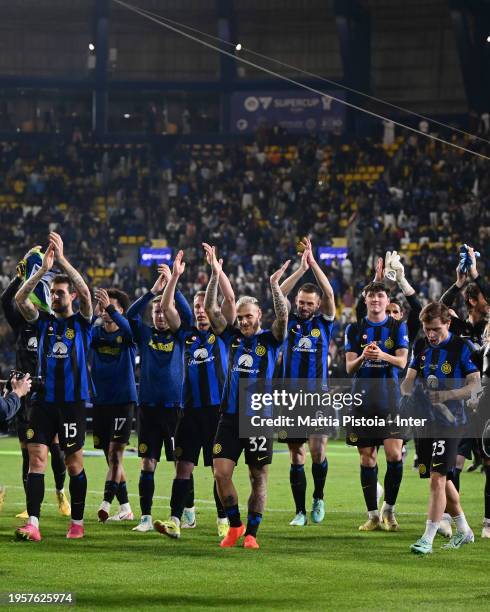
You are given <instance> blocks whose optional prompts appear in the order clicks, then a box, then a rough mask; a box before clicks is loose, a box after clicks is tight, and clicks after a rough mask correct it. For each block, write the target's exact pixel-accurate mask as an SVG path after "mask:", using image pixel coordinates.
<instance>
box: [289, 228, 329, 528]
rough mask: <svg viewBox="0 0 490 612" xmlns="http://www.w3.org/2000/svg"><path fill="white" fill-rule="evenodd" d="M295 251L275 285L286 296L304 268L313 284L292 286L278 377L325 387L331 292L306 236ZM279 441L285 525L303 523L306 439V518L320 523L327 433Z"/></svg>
mask: <svg viewBox="0 0 490 612" xmlns="http://www.w3.org/2000/svg"><path fill="white" fill-rule="evenodd" d="M301 249H302V250H303V254H302V257H301V263H300V266H299V268H298V269H297V270H296V271H295V272H293V273H292V274H291V276H289V277H288V278H287V279H286V280H285V281H284V282H283V283H282V284H281V291H282V293H283V294H284V296H287V295H288V294H289V293H290V291H291V290H292V289H293V287H294V286H295V285H296V283H297V282H298V281H299V280H300V278H301V277H302V276H303V275H304V274H305V272H307V270H308V269H311V271H312V272H313V274H314V276H315V278H316V280H317V282H318V285H314V284H312V283H305V284H304V285H302V286H301V287H300V288H299V290H298V293H297V295H296V299H295V312H294V313H292V314H290V316H289V321H288V335H287V338H286V341H285V342H284V345H283V349H282V353H283V355H282V366H283V368H282V375H283V377H284V378H287V379H310V380H311V382H312V385H315V384H318V382H319V383H320V384H321V386H322V388H324V389H326V388H327V373H328V347H329V344H330V337H331V333H332V326H333V320H334V317H335V296H334V293H333V290H332V287H331V285H330V283H329V282H328V278H327V277H326V275H325V274H324V272H323V270H322V269H321V268H320V266H319V265H318V263H317V261H316V260H315V257H314V255H313V249H312V245H311V242H310V240H309V239H308V238H305V239H304V242H303V243H302V244H301ZM315 381H316V383H315ZM313 390H315V387H314V386H313V387H312V391H313ZM285 441H286V442H287V443H288V448H289V454H290V457H291V468H290V473H289V479H290V484H291V491H292V494H293V499H294V502H295V504H296V516H295V517H294V518H293V520H292V521H291V522H290V523H289V524H290V525H294V526H301V527H302V526H305V525H306V524H307V515H306V475H305V460H306V452H305V447H304V443H305V442H306V441H308V445H309V449H310V455H311V461H312V466H311V472H312V476H313V482H314V491H313V502H312V511H311V519H312V521H313V522H314V523H320V522H321V521H323V519H324V517H325V504H324V501H323V494H324V488H325V480H326V478H327V473H328V460H327V455H326V446H327V436H325V435H318V434H317V435H315V434H312V435H310V436H309V439H308V440H307V439H306V438H304V439H286V440H285Z"/></svg>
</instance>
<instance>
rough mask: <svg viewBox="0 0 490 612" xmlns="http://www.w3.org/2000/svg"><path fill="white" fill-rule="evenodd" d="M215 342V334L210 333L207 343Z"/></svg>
mask: <svg viewBox="0 0 490 612" xmlns="http://www.w3.org/2000/svg"><path fill="white" fill-rule="evenodd" d="M215 342H216V336H215V335H214V334H211V335H210V336H209V338H208V344H214V343H215Z"/></svg>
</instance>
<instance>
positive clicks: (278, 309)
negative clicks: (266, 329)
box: [270, 259, 290, 341]
mask: <svg viewBox="0 0 490 612" xmlns="http://www.w3.org/2000/svg"><path fill="white" fill-rule="evenodd" d="M289 262H290V260H289V259H288V260H287V261H286V262H285V263H283V264H282V266H281V267H280V268H279V270H277V271H276V272H274V274H273V275H272V276H271V278H270V283H271V291H272V302H273V304H274V312H275V314H276V318H275V320H274V323H273V324H272V328H271V330H272V333H273V334H274V338H275V339H276V340H279V341H282V340H284V338H285V337H286V334H287V331H288V302H287V300H286V297H285V296H284V294H283V293H282V291H281V287H280V286H279V280H280V278H281V276H282V275H283V274H284V272H285V271H286V269H287V267H288V266H289Z"/></svg>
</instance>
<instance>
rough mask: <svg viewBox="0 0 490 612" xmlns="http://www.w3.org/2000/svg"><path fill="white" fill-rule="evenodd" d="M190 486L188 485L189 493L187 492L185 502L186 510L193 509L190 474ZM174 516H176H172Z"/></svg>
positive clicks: (192, 488)
mask: <svg viewBox="0 0 490 612" xmlns="http://www.w3.org/2000/svg"><path fill="white" fill-rule="evenodd" d="M189 482H190V485H189V491H188V492H187V498H186V500H185V507H186V508H194V475H193V474H191V477H190V480H189ZM174 516H176V515H175V514H174Z"/></svg>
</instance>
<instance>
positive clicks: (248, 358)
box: [238, 355, 254, 368]
mask: <svg viewBox="0 0 490 612" xmlns="http://www.w3.org/2000/svg"><path fill="white" fill-rule="evenodd" d="M253 364H254V359H253V357H252V355H240V357H239V359H238V365H239V366H241V367H243V368H251V367H252V366H253Z"/></svg>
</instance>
